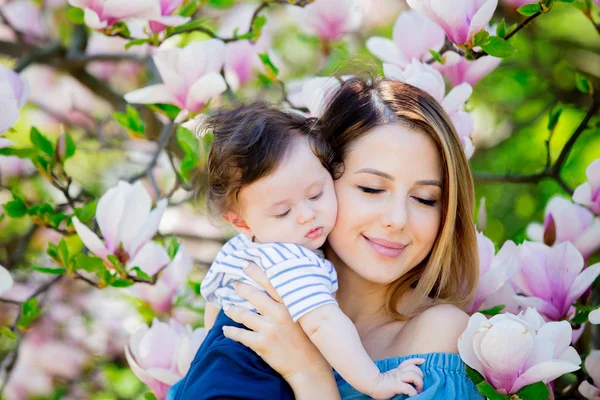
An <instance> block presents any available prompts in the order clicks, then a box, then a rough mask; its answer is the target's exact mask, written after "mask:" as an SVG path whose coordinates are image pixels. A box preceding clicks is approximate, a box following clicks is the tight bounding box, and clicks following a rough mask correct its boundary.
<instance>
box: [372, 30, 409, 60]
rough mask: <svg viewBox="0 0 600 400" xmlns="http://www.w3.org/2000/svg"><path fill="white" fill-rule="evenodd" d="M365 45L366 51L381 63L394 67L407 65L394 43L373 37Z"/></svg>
mask: <svg viewBox="0 0 600 400" xmlns="http://www.w3.org/2000/svg"><path fill="white" fill-rule="evenodd" d="M366 45H367V49H369V51H370V52H371V53H373V55H374V56H375V57H377V58H379V59H380V60H381V61H383V62H386V63H390V64H394V65H403V64H406V63H407V60H406V58H405V57H404V56H403V55H402V53H401V52H400V50H399V49H398V46H397V45H396V43H394V42H393V41H391V40H390V39H387V38H383V37H378V36H375V37H372V38H369V39H368V40H367V43H366Z"/></svg>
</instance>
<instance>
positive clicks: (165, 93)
mask: <svg viewBox="0 0 600 400" xmlns="http://www.w3.org/2000/svg"><path fill="white" fill-rule="evenodd" d="M125 101H127V102H128V103H132V104H154V103H166V104H174V105H177V106H179V107H181V106H182V104H180V103H179V102H178V101H177V99H176V98H175V96H173V94H172V93H171V92H170V91H169V88H168V87H167V85H165V84H163V83H159V84H157V85H150V86H146V87H144V88H141V89H137V90H134V91H132V92H129V93H127V94H126V95H125Z"/></svg>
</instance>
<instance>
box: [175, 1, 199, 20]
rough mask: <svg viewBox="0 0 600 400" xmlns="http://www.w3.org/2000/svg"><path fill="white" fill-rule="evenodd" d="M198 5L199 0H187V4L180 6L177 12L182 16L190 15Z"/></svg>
mask: <svg viewBox="0 0 600 400" xmlns="http://www.w3.org/2000/svg"><path fill="white" fill-rule="evenodd" d="M199 6H200V0H191V1H189V2H187V4H184V5H183V6H181V8H180V9H179V12H177V14H179V15H181V16H182V17H191V16H192V15H194V13H195V12H196V10H197V9H198V7H199Z"/></svg>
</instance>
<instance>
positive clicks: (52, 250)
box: [46, 243, 58, 260]
mask: <svg viewBox="0 0 600 400" xmlns="http://www.w3.org/2000/svg"><path fill="white" fill-rule="evenodd" d="M46 254H48V255H49V256H50V257H51V258H52V259H54V260H58V247H56V245H55V244H54V243H48V248H47V249H46Z"/></svg>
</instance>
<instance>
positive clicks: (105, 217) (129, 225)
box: [73, 181, 169, 273]
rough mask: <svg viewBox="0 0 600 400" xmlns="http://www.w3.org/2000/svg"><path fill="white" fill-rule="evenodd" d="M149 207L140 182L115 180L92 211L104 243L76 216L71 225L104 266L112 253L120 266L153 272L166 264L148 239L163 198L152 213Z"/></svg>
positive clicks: (161, 252)
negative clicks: (132, 182) (116, 182)
mask: <svg viewBox="0 0 600 400" xmlns="http://www.w3.org/2000/svg"><path fill="white" fill-rule="evenodd" d="M151 206H152V200H151V198H150V195H149V194H148V192H147V191H146V189H144V186H143V184H142V183H141V182H140V181H137V182H136V183H134V184H133V185H131V184H129V183H127V182H124V181H119V183H118V185H117V186H116V187H113V188H111V189H109V190H108V191H107V192H106V193H105V194H104V195H103V196H102V197H101V198H100V200H99V201H98V206H97V209H96V221H97V222H98V226H99V227H100V231H101V232H102V236H103V237H104V242H102V240H100V238H98V236H96V234H95V233H94V232H92V231H91V230H90V228H88V227H87V226H86V225H84V224H82V223H81V222H80V221H79V220H78V219H77V218H76V217H74V218H73V226H74V227H75V230H76V231H77V234H78V235H79V236H80V237H81V240H82V241H83V243H84V244H85V245H86V247H87V248H88V249H90V250H91V251H92V253H94V254H95V255H97V256H98V257H101V258H103V259H104V260H105V261H106V262H107V263H110V261H109V260H108V255H110V254H112V255H114V256H116V257H117V258H118V259H119V261H120V262H121V264H123V265H126V266H128V267H134V266H137V267H140V268H141V269H143V270H144V271H145V272H146V273H154V272H156V271H158V270H159V269H160V268H162V267H163V266H165V265H166V264H167V263H168V262H169V256H168V255H167V252H166V251H165V249H164V248H163V247H162V246H160V245H159V244H158V243H156V242H153V241H152V240H151V239H152V237H153V236H154V235H155V234H156V231H157V229H158V224H159V223H160V219H161V218H162V215H163V213H164V212H165V209H166V208H167V199H162V200H159V201H158V203H157V204H156V208H155V209H154V210H152V211H150V209H151Z"/></svg>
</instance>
